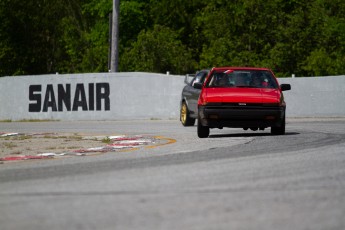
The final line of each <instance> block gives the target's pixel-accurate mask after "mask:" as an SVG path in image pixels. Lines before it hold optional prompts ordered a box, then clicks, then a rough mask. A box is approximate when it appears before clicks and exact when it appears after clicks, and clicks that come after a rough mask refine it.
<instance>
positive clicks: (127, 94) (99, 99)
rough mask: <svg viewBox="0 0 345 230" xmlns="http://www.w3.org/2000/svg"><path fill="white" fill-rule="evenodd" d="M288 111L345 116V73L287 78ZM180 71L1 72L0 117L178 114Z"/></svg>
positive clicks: (156, 116)
mask: <svg viewBox="0 0 345 230" xmlns="http://www.w3.org/2000/svg"><path fill="white" fill-rule="evenodd" d="M279 82H280V83H289V84H291V85H292V90H291V91H287V92H285V98H286V101H287V104H288V110H287V115H288V116H290V117H319V116H321V117H329V116H332V117H342V116H345V103H344V100H345V87H344V85H345V76H336V77H313V78H289V79H288V78H286V79H279ZM183 87H184V76H173V75H169V76H167V75H163V74H152V73H97V74H66V75H39V76H18V77H2V78H0V106H1V110H0V120H24V119H37V120H43V119H48V120H118V119H170V118H172V119H178V117H179V102H180V95H181V90H182V88H183Z"/></svg>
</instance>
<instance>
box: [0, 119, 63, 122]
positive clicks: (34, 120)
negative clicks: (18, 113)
mask: <svg viewBox="0 0 345 230" xmlns="http://www.w3.org/2000/svg"><path fill="white" fill-rule="evenodd" d="M51 121H60V120H54V119H22V120H14V121H13V120H11V119H5V120H0V122H4V123H5V122H51Z"/></svg>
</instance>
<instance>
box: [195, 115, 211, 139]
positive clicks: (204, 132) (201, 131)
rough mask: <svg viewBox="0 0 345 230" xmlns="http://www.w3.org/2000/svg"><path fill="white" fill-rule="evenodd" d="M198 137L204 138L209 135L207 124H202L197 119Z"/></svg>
mask: <svg viewBox="0 0 345 230" xmlns="http://www.w3.org/2000/svg"><path fill="white" fill-rule="evenodd" d="M197 130H198V137H199V138H206V137H208V136H209V135H210V128H209V127H207V126H203V125H202V124H201V122H200V121H199V119H198V128H197Z"/></svg>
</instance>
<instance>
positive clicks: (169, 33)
mask: <svg viewBox="0 0 345 230" xmlns="http://www.w3.org/2000/svg"><path fill="white" fill-rule="evenodd" d="M126 51H127V52H125V54H124V55H123V56H122V58H121V59H120V65H121V68H122V69H126V70H127V71H148V72H157V73H164V72H166V71H171V73H175V74H181V73H185V72H189V71H194V70H195V63H194V62H192V61H191V52H190V50H189V49H188V48H187V47H186V46H184V45H183V44H182V43H181V41H180V40H179V39H178V35H177V33H176V32H174V31H173V30H171V29H169V28H167V27H164V26H159V25H156V26H155V27H154V28H153V30H148V31H142V32H141V33H140V34H139V36H138V39H137V41H136V42H134V43H133V44H132V46H131V47H130V48H129V49H127V50H126Z"/></svg>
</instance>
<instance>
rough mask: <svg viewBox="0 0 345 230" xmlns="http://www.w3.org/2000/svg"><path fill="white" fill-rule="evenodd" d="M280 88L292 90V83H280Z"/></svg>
mask: <svg viewBox="0 0 345 230" xmlns="http://www.w3.org/2000/svg"><path fill="white" fill-rule="evenodd" d="M280 89H281V90H282V91H287V90H291V85H290V84H281V85H280Z"/></svg>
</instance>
